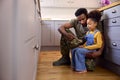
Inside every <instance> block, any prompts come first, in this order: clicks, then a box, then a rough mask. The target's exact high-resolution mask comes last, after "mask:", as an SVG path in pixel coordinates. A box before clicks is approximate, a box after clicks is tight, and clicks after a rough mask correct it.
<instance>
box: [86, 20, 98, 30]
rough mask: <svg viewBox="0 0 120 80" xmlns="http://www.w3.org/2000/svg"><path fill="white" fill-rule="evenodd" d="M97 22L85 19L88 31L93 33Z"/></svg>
mask: <svg viewBox="0 0 120 80" xmlns="http://www.w3.org/2000/svg"><path fill="white" fill-rule="evenodd" d="M96 26H97V22H95V21H93V20H92V19H91V18H88V19H87V27H88V29H89V30H90V31H94V30H95V29H96Z"/></svg>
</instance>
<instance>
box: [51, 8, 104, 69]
mask: <svg viewBox="0 0 120 80" xmlns="http://www.w3.org/2000/svg"><path fill="white" fill-rule="evenodd" d="M75 16H76V17H77V18H76V19H73V20H71V21H70V22H69V23H65V24H64V25H62V26H61V27H60V28H59V29H58V30H59V32H60V33H61V41H60V49H61V54H62V57H61V58H60V59H59V60H58V61H55V62H53V66H60V65H70V64H71V61H70V56H69V53H70V50H71V49H72V48H75V47H78V46H79V45H80V44H83V43H84V35H85V34H86V32H87V31H88V28H87V23H86V22H87V10H86V9H85V8H79V9H78V10H77V11H76V12H75ZM69 28H74V29H75V33H76V36H75V35H74V34H73V33H72V32H71V31H70V30H69ZM98 28H100V27H98ZM78 39H79V40H81V41H79V40H78ZM101 51H102V49H100V50H99V51H97V52H94V53H92V54H93V55H92V56H93V57H94V56H96V55H99V54H100V53H101ZM86 66H87V68H88V70H90V69H91V70H94V66H95V64H94V59H86Z"/></svg>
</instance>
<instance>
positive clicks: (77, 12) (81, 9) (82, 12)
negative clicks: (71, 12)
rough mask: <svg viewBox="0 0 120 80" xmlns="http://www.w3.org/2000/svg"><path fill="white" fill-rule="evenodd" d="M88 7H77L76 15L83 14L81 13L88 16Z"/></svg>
mask: <svg viewBox="0 0 120 80" xmlns="http://www.w3.org/2000/svg"><path fill="white" fill-rule="evenodd" d="M87 13H88V12H87V9H86V8H79V9H77V10H76V12H75V16H76V17H77V16H79V15H81V14H85V15H86V16H87Z"/></svg>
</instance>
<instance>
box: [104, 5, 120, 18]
mask: <svg viewBox="0 0 120 80" xmlns="http://www.w3.org/2000/svg"><path fill="white" fill-rule="evenodd" d="M103 16H104V19H108V18H113V17H118V16H120V5H118V6H115V7H112V8H110V9H107V10H105V11H104V12H103Z"/></svg>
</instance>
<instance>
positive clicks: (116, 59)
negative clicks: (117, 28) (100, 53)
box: [105, 48, 120, 65]
mask: <svg viewBox="0 0 120 80" xmlns="http://www.w3.org/2000/svg"><path fill="white" fill-rule="evenodd" d="M105 59H107V60H109V61H110V62H113V63H115V64H117V65H120V49H113V48H107V51H106V53H105Z"/></svg>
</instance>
